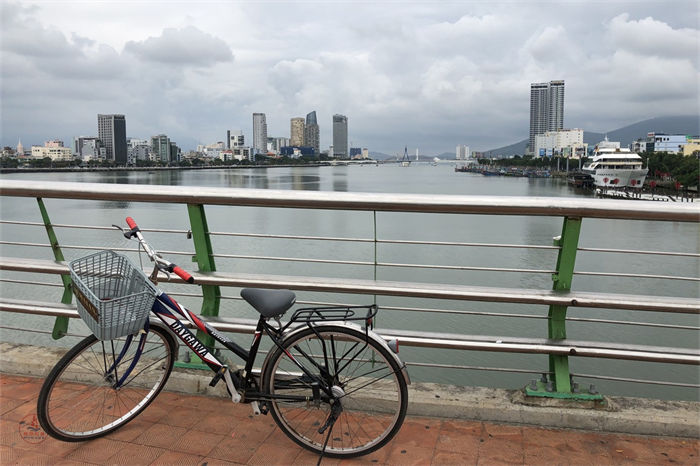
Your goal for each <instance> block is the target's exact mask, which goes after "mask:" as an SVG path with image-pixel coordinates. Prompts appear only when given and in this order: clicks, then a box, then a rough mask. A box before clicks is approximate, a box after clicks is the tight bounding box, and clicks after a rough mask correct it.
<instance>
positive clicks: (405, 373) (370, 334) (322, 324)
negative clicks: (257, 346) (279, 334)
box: [261, 321, 411, 385]
mask: <svg viewBox="0 0 700 466" xmlns="http://www.w3.org/2000/svg"><path fill="white" fill-rule="evenodd" d="M311 325H312V326H314V327H325V326H330V327H347V328H351V329H353V330H357V331H358V332H362V333H364V332H365V329H363V328H362V327H360V326H359V325H357V324H355V323H352V322H341V321H335V322H328V323H326V322H319V323H312V324H311ZM307 328H308V326H306V325H301V326H299V327H296V328H293V329H290V330H288V331H286V332H285V333H284V336H283V339H284V340H286V339H288V338H290V337H293V336H294V335H296V334H297V333H300V332H302V331H304V330H306V329H307ZM367 338H370V339H372V340H373V341H375V342H376V343H378V344H379V345H381V346H382V347H384V349H386V351H387V353H389V354H390V355H391V357H393V358H394V361H396V364H398V366H399V367H400V368H401V375H403V378H404V380H405V381H406V384H407V385H410V384H411V377H410V376H409V375H408V369H407V368H406V364H405V363H404V362H403V361H401V358H399V355H398V354H396V353H395V352H394V351H393V350H392V349H391V348H390V347H389V344H388V343H387V342H386V340H384V338H382V337H380V336H379V335H378V334H377V333H376V332H374V331H372V330H367ZM272 353H274V351H270V352H268V353H267V357H265V361H264V362H263V366H262V369H261V373H264V372H265V368H266V367H267V363H268V361H269V359H270V357H271V356H272Z"/></svg>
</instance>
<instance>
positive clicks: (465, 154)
mask: <svg viewBox="0 0 700 466" xmlns="http://www.w3.org/2000/svg"><path fill="white" fill-rule="evenodd" d="M455 158H456V159H457V160H467V159H468V158H469V146H467V145H464V144H459V145H458V146H457V149H456V150H455Z"/></svg>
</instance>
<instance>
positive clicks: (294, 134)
mask: <svg viewBox="0 0 700 466" xmlns="http://www.w3.org/2000/svg"><path fill="white" fill-rule="evenodd" d="M289 144H290V145H291V146H292V147H302V146H303V145H304V119H303V118H301V117H296V118H292V119H291V121H290V125H289Z"/></svg>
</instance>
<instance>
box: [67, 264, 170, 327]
mask: <svg viewBox="0 0 700 466" xmlns="http://www.w3.org/2000/svg"><path fill="white" fill-rule="evenodd" d="M68 267H69V268H70V276H71V279H72V281H73V287H72V288H73V294H74V295H75V297H76V298H77V301H78V302H77V304H78V314H80V317H81V318H82V319H83V321H85V323H86V324H87V326H88V327H89V328H90V330H91V331H92V333H94V334H95V336H96V337H97V338H98V339H100V340H112V339H114V338H119V337H123V336H125V335H129V334H132V333H136V332H138V331H139V330H140V329H142V328H143V326H144V324H145V323H146V319H148V313H149V312H150V311H151V307H152V306H153V301H155V298H156V295H157V294H158V290H157V289H156V287H155V286H154V285H153V284H152V283H151V282H150V281H149V280H148V277H146V275H145V274H144V273H143V272H142V271H141V269H139V268H137V267H135V266H134V264H132V262H131V261H130V260H129V258H128V257H126V256H124V255H122V254H117V253H116V252H113V251H102V252H98V253H96V254H91V255H89V256H86V257H83V258H81V259H77V260H74V261H72V262H71V263H69V264H68Z"/></svg>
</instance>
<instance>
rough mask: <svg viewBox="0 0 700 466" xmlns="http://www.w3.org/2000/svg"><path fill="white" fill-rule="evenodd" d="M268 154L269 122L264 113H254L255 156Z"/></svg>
mask: <svg viewBox="0 0 700 466" xmlns="http://www.w3.org/2000/svg"><path fill="white" fill-rule="evenodd" d="M256 154H267V122H266V121H265V114H264V113H253V156H255V155H256Z"/></svg>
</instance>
